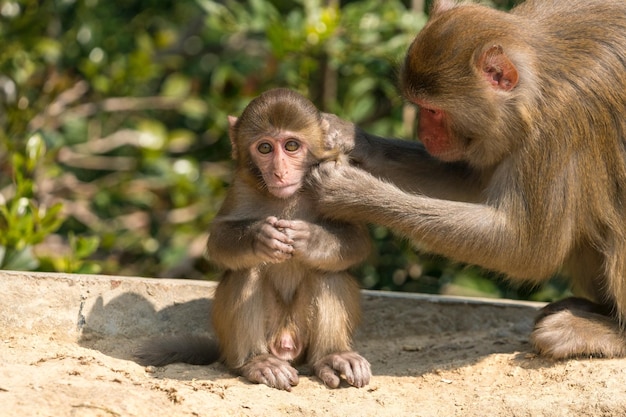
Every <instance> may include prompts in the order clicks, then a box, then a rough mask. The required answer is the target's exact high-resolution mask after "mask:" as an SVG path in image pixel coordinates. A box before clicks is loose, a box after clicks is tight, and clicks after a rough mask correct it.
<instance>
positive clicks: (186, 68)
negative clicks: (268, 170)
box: [0, 0, 560, 297]
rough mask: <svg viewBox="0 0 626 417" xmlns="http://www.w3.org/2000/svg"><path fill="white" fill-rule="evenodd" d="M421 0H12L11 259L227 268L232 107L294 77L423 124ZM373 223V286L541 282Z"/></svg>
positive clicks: (127, 268)
mask: <svg viewBox="0 0 626 417" xmlns="http://www.w3.org/2000/svg"><path fill="white" fill-rule="evenodd" d="M408 3H409V2H408V1H400V0H388V1H385V2H380V1H378V0H361V1H344V2H339V1H336V0H328V1H321V0H273V1H270V0H247V1H235V0H220V1H216V0H195V1H194V0H178V1H174V0H125V1H122V2H105V1H101V0H38V1H35V0H23V1H5V2H3V3H2V5H0V19H2V24H1V25H0V35H2V39H3V48H2V50H1V51H0V106H2V112H0V164H1V165H0V166H2V167H4V169H3V172H4V173H5V175H4V176H2V177H0V197H1V198H2V200H1V201H0V216H1V217H0V228H1V230H0V232H1V236H0V267H2V268H6V269H33V270H45V271H68V272H94V273H105V274H120V275H140V276H171V277H181V278H207V277H208V278H213V277H215V274H216V271H215V270H213V269H212V268H211V266H210V265H207V263H206V262H205V261H204V260H203V256H202V255H203V251H204V242H205V240H206V235H205V233H204V231H205V230H207V228H208V225H209V224H210V222H211V219H212V218H213V216H214V214H215V212H216V210H217V209H218V208H219V206H220V204H221V201H222V198H223V195H224V190H225V189H226V187H227V186H228V183H229V180H230V172H231V163H230V144H229V141H228V138H227V116H228V115H229V114H235V115H236V114H239V113H240V112H241V110H242V109H243V108H244V107H245V105H246V104H247V103H248V102H249V101H250V100H251V99H252V98H253V97H254V96H256V95H258V94H259V93H260V92H262V91H263V90H265V89H269V88H272V87H277V86H283V87H290V88H293V89H296V90H298V91H300V92H301V93H303V94H305V95H307V96H309V97H310V98H311V99H312V100H313V101H314V102H315V103H316V104H317V105H318V106H319V107H320V108H321V109H322V110H324V111H329V112H333V113H337V114H339V115H340V116H342V117H344V118H347V119H350V120H353V121H355V122H357V123H359V124H360V125H361V126H362V127H363V128H365V129H366V130H368V131H370V132H372V133H376V134H379V135H384V136H395V137H410V135H411V131H412V123H411V122H410V121H409V122H408V123H407V124H404V123H403V112H405V111H406V110H409V109H410V108H407V107H405V106H404V103H403V102H402V100H401V98H400V95H399V93H398V91H397V87H396V71H397V68H398V62H399V61H400V60H401V59H402V56H403V54H404V53H405V50H406V48H407V45H408V44H409V43H410V41H411V40H412V38H413V37H414V36H415V34H416V33H417V32H418V31H419V29H420V28H421V27H422V26H423V25H424V23H425V21H426V15H425V13H424V12H423V11H422V10H416V11H412V10H411V9H410V7H409V4H408ZM503 4H504V3H503ZM372 237H373V239H374V240H375V243H376V248H377V250H376V253H375V254H374V255H373V256H372V258H371V260H370V262H368V263H367V264H366V265H364V266H363V267H361V268H359V269H358V270H357V271H356V272H357V275H358V276H359V277H361V279H362V283H363V286H365V287H368V288H382V289H392V290H410V291H427V292H445V293H463V291H465V290H464V289H469V290H468V291H470V292H471V293H472V294H480V295H493V296H513V297H517V296H522V297H529V296H531V292H532V291H530V290H520V291H515V290H511V289H510V288H509V287H507V286H506V285H504V284H502V282H501V281H499V280H498V279H497V278H496V279H491V278H487V277H488V275H487V274H485V273H484V272H482V271H480V270H477V269H474V268H471V269H467V268H465V267H463V266H457V265H453V264H450V263H449V262H447V261H445V260H443V259H439V258H434V257H429V256H425V255H421V254H419V253H417V252H416V251H415V250H414V249H413V248H411V247H409V245H408V244H407V243H406V242H404V241H402V240H400V239H397V238H395V237H394V236H393V235H392V234H391V233H389V231H388V230H386V229H383V228H379V227H376V228H372ZM550 288H552V287H550ZM555 288H557V290H556V291H557V292H558V291H560V287H555ZM550 291H551V290H550ZM550 291H548V292H550ZM541 294H544V295H542V297H552V296H553V295H552V293H550V294H548V295H545V294H547V292H545V291H544V292H543V293H541Z"/></svg>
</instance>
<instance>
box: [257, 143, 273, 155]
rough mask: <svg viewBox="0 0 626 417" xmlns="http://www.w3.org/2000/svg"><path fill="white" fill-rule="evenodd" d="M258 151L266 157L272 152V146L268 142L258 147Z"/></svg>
mask: <svg viewBox="0 0 626 417" xmlns="http://www.w3.org/2000/svg"><path fill="white" fill-rule="evenodd" d="M256 149H257V151H259V153H262V154H263V155H266V154H268V153H270V152H272V149H273V148H272V145H270V144H269V143H267V142H263V143H259V145H258V146H257V147H256Z"/></svg>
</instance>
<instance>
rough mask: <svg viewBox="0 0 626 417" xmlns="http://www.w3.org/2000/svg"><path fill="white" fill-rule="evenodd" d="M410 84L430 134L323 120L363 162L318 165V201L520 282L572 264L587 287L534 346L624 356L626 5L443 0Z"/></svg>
mask: <svg viewBox="0 0 626 417" xmlns="http://www.w3.org/2000/svg"><path fill="white" fill-rule="evenodd" d="M400 88H401V91H402V93H403V95H404V97H405V98H406V100H407V101H409V102H410V103H413V104H415V105H416V106H417V107H418V109H419V113H418V114H419V115H418V119H419V120H418V136H419V138H420V140H421V144H417V143H415V142H410V141H400V140H386V139H382V138H377V137H374V136H371V135H368V134H366V133H365V132H363V131H361V130H359V129H358V128H356V127H355V126H354V125H352V124H351V123H348V122H346V121H342V120H340V119H338V118H337V117H335V116H332V115H328V116H327V117H326V120H328V121H329V123H330V125H331V128H330V130H329V135H328V138H330V139H332V140H334V141H336V142H337V143H338V145H337V146H340V147H341V148H343V149H347V150H350V149H351V150H350V153H351V157H352V158H353V159H354V160H355V162H356V164H357V165H359V167H360V168H362V169H359V168H357V167H354V166H350V165H348V164H342V165H337V164H334V163H333V162H330V163H323V164H321V165H320V167H319V168H317V169H314V170H313V172H312V173H311V176H310V179H309V181H310V183H311V185H312V187H313V189H315V190H316V191H317V192H318V193H319V197H320V202H319V206H320V207H321V208H322V209H323V212H324V213H325V214H326V215H327V216H330V217H332V218H335V219H338V220H341V219H350V220H353V221H362V222H371V223H377V224H380V225H383V226H386V227H389V228H390V229H392V230H394V231H396V232H397V233H399V234H401V235H403V236H406V237H408V238H410V239H412V240H413V241H414V242H416V243H417V244H418V245H419V247H420V248H424V249H426V250H428V251H431V252H434V253H437V254H440V255H444V256H447V257H449V258H452V259H454V260H457V261H461V262H465V263H470V264H476V265H480V266H482V267H484V268H487V269H491V270H494V271H498V272H500V273H504V274H506V275H507V276H509V277H510V278H511V280H512V281H513V282H516V283H522V282H528V283H532V284H539V283H541V282H544V281H545V280H547V279H549V278H550V277H551V276H553V275H554V274H555V273H556V272H559V271H563V272H565V274H566V276H567V277H569V279H570V280H571V284H572V289H573V291H574V293H575V294H577V295H580V296H581V297H584V298H567V299H565V300H561V301H558V302H556V303H553V304H549V305H548V306H547V307H546V308H545V309H544V310H543V311H542V312H541V313H540V315H539V317H538V318H537V320H536V323H535V328H534V330H533V332H532V334H531V342H532V345H533V346H534V348H535V349H536V351H538V352H539V353H540V354H542V355H545V356H546V357H550V358H555V359H561V358H571V357H585V356H599V357H620V356H625V355H626V339H625V335H624V325H625V323H626V320H625V319H626V136H625V135H626V2H625V1H623V0H536V1H532V0H529V1H527V2H525V3H522V4H520V5H519V6H517V7H516V8H514V9H513V10H512V11H511V12H510V13H506V12H502V11H498V10H494V9H490V8H488V7H486V6H482V5H478V4H472V3H457V2H454V1H450V0H439V1H437V0H436V1H435V2H434V5H433V8H432V10H431V14H430V18H429V21H428V23H427V25H426V26H425V27H424V29H423V30H422V31H421V32H420V33H419V34H418V35H417V37H416V38H415V40H414V41H413V43H412V44H411V45H410V47H409V49H408V52H407V55H406V58H405V61H404V65H403V67H402V71H401V76H400ZM366 171H367V172H366Z"/></svg>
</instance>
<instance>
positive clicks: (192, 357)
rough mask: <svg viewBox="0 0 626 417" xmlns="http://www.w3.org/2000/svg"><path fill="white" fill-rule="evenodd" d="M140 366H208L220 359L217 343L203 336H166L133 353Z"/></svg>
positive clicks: (147, 343) (148, 342)
mask: <svg viewBox="0 0 626 417" xmlns="http://www.w3.org/2000/svg"><path fill="white" fill-rule="evenodd" d="M134 357H135V359H136V361H137V363H139V364H140V365H143V366H148V365H153V366H165V365H169V364H170V363H177V362H182V363H188V364H191V365H209V364H212V363H213V362H216V361H217V360H219V359H220V349H219V345H218V343H217V341H215V340H213V339H211V338H210V337H205V336H190V335H187V336H167V337H159V338H153V339H151V340H149V341H147V342H145V343H143V344H142V345H141V346H140V347H139V349H137V351H136V352H135V353H134Z"/></svg>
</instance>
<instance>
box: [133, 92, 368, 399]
mask: <svg viewBox="0 0 626 417" xmlns="http://www.w3.org/2000/svg"><path fill="white" fill-rule="evenodd" d="M229 123H230V131H229V133H230V139H231V142H232V155H233V159H234V160H235V163H236V168H235V175H234V178H233V182H232V184H231V186H230V189H229V191H228V194H227V195H226V198H225V200H224V203H223V205H222V207H221V209H220V210H219V212H218V213H217V215H216V217H215V219H214V221H213V223H212V225H211V228H210V237H209V240H208V243H207V249H208V255H209V258H210V259H211V261H212V262H214V263H215V264H216V265H218V266H220V267H221V268H223V269H224V271H225V272H224V274H223V276H222V279H221V281H220V282H219V284H218V286H217V289H216V292H215V299H214V301H213V314H212V320H213V327H214V329H215V332H216V335H217V339H218V342H219V343H218V344H219V354H220V356H221V359H222V360H223V361H224V362H225V363H226V365H227V366H228V367H229V368H231V369H232V370H234V371H236V372H238V373H240V374H241V375H243V376H244V377H246V378H247V379H248V380H249V381H251V382H255V383H262V384H266V385H268V386H270V387H274V388H278V389H282V390H287V391H290V390H291V388H292V386H295V385H297V384H298V371H297V370H296V369H295V368H294V365H297V364H302V363H306V364H308V365H309V366H310V368H311V369H312V371H313V372H314V373H315V375H317V377H319V378H320V379H321V380H322V381H323V382H324V384H326V385H327V386H328V387H331V388H337V387H338V386H339V385H340V382H341V379H342V378H344V379H345V380H346V381H347V382H348V384H350V385H353V386H355V387H363V386H365V385H367V384H368V383H369V380H370V376H371V371H370V364H369V362H368V361H367V360H366V359H365V358H363V357H362V356H361V355H359V354H358V353H356V352H354V351H353V350H352V336H353V332H354V330H355V327H356V326H357V324H358V323H359V321H360V316H361V308H360V292H359V287H358V284H357V283H356V281H355V279H354V278H353V277H352V276H351V275H350V274H349V273H348V272H347V269H348V268H349V267H351V266H353V265H355V264H358V263H359V262H361V261H363V260H364V259H365V258H366V257H367V255H368V254H369V252H370V249H371V242H370V239H369V235H368V232H367V229H366V227H365V226H364V225H362V224H352V223H346V222H340V221H335V220H329V219H325V218H323V217H322V216H321V215H320V214H319V212H318V210H317V208H316V201H315V196H314V195H313V193H311V192H309V190H307V188H306V187H305V179H306V175H307V173H308V172H309V169H310V168H311V167H312V166H314V165H316V164H318V163H319V162H321V161H324V160H336V161H338V163H341V161H339V160H340V159H341V158H345V156H343V155H340V152H339V151H338V150H337V149H333V148H332V146H329V145H327V144H326V142H325V141H326V133H327V132H326V131H327V129H328V125H327V123H326V122H325V121H324V120H323V119H322V117H321V115H320V113H319V111H318V110H317V108H316V107H315V106H314V105H313V103H311V102H310V101H309V100H307V99H306V98H304V97H303V96H301V95H300V94H298V93H296V92H293V91H291V90H287V89H274V90H270V91H267V92H265V93H263V94H261V95H260V96H259V97H257V98H255V99H254V100H252V101H251V102H250V104H249V105H248V106H247V107H246V109H245V110H244V112H243V113H242V115H241V116H240V117H239V118H236V117H232V116H230V117H229ZM212 356H215V349H212V348H211V347H210V346H206V344H205V343H201V342H198V340H189V342H188V343H186V344H185V343H167V342H164V343H161V344H159V343H157V344H156V345H153V346H151V347H150V346H149V347H145V348H144V349H143V350H142V352H140V353H139V357H140V359H141V361H142V363H147V364H148V363H149V364H157V365H163V364H165V363H171V362H188V363H210V362H211V361H213V360H215V359H217V358H214V357H212Z"/></svg>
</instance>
